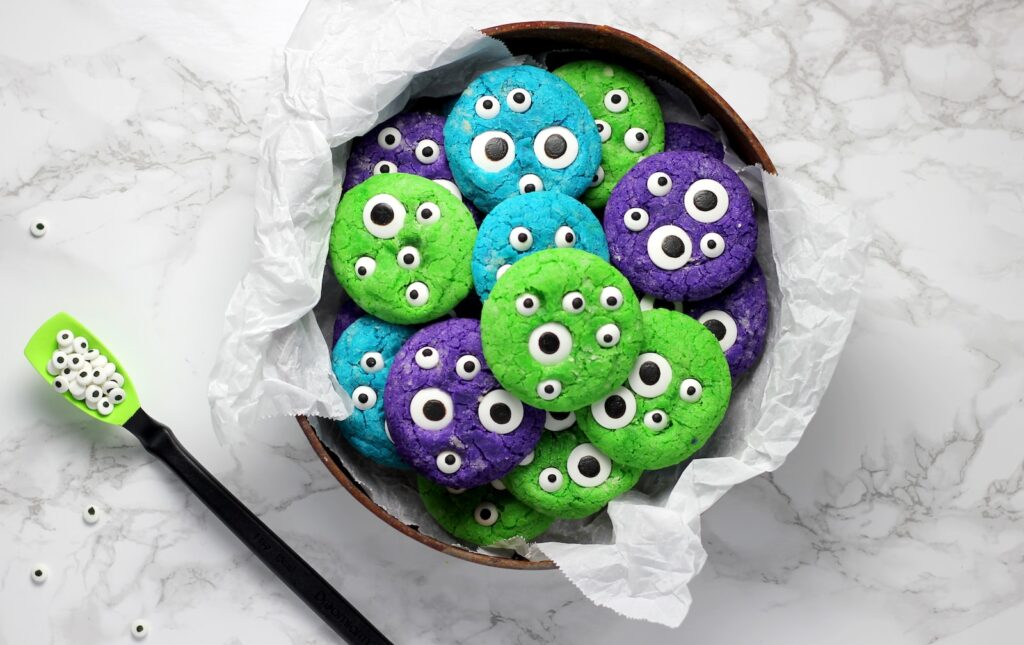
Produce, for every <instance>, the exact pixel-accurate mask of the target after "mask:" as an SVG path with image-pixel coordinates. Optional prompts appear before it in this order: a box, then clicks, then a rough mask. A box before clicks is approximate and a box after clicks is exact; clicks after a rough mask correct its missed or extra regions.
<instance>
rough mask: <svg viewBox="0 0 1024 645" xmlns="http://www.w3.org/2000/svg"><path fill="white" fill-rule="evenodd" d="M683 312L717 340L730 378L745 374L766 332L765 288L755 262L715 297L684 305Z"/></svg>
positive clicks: (752, 362) (757, 354)
mask: <svg viewBox="0 0 1024 645" xmlns="http://www.w3.org/2000/svg"><path fill="white" fill-rule="evenodd" d="M686 313H688V314H689V315H690V316H693V317H694V318H696V319H697V320H698V321H699V322H700V323H701V324H703V325H704V326H705V327H707V328H708V329H709V330H711V333H712V334H714V335H715V337H716V338H717V339H718V344H719V345H720V346H721V348H722V351H723V352H725V360H727V361H728V362H729V371H730V372H731V373H732V377H733V378H734V379H735V378H738V377H740V376H742V375H743V374H746V373H747V372H748V371H749V370H750V368H751V367H753V366H754V363H756V362H757V359H758V358H760V357H761V353H762V352H764V341H765V334H766V333H767V332H768V288H767V285H766V284H765V280H764V273H763V272H762V271H761V267H760V266H759V265H758V264H757V261H756V260H755V261H754V262H753V263H751V265H750V268H749V269H747V272H746V273H744V274H743V275H742V276H740V279H739V280H737V281H736V283H735V284H733V285H732V286H731V287H729V288H728V289H726V290H725V291H723V292H722V293H720V294H718V295H717V296H714V297H713V298H708V299H707V300H698V301H696V302H688V303H686Z"/></svg>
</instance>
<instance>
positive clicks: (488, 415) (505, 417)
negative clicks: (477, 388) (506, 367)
mask: <svg viewBox="0 0 1024 645" xmlns="http://www.w3.org/2000/svg"><path fill="white" fill-rule="evenodd" d="M477 417H478V418H479V419H480V424H481V425H483V427H484V430H487V431H488V432H493V433H495V434H508V433H510V432H512V431H513V430H515V429H516V428H518V427H519V425H520V424H521V423H522V422H523V403H522V401H520V400H519V399H517V398H515V397H514V396H512V395H511V394H509V393H508V392H507V391H505V390H491V391H490V392H488V393H487V394H485V395H484V397H483V398H482V399H480V406H479V407H478V408H477Z"/></svg>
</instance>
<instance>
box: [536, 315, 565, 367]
mask: <svg viewBox="0 0 1024 645" xmlns="http://www.w3.org/2000/svg"><path fill="white" fill-rule="evenodd" d="M528 346H529V348H530V356H532V357H533V360H535V361H537V362H538V363H540V364H541V365H555V364H557V363H561V362H562V361H564V360H565V359H566V358H567V357H568V356H569V352H571V351H572V334H571V333H570V332H569V330H568V329H567V328H566V327H565V325H563V324H561V323H556V322H549V323H544V324H543V325H540V326H539V327H536V328H535V329H534V330H533V331H532V332H530V340H529V342H528Z"/></svg>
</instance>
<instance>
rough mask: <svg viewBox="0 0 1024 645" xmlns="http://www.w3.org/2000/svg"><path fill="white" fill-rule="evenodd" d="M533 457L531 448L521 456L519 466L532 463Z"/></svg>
mask: <svg viewBox="0 0 1024 645" xmlns="http://www.w3.org/2000/svg"><path fill="white" fill-rule="evenodd" d="M533 457H534V451H532V450H531V451H530V452H528V453H526V456H525V457H523V458H522V460H520V462H519V465H520V466H529V465H530V464H532V463H533Z"/></svg>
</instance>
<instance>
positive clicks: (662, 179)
mask: <svg viewBox="0 0 1024 645" xmlns="http://www.w3.org/2000/svg"><path fill="white" fill-rule="evenodd" d="M671 190H672V178H671V177H669V176H668V174H666V173H663V172H655V173H652V174H651V176H650V177H648V178H647V191H648V192H649V193H651V194H652V195H654V196H655V197H664V196H665V195H668V194H669V191H671Z"/></svg>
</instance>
